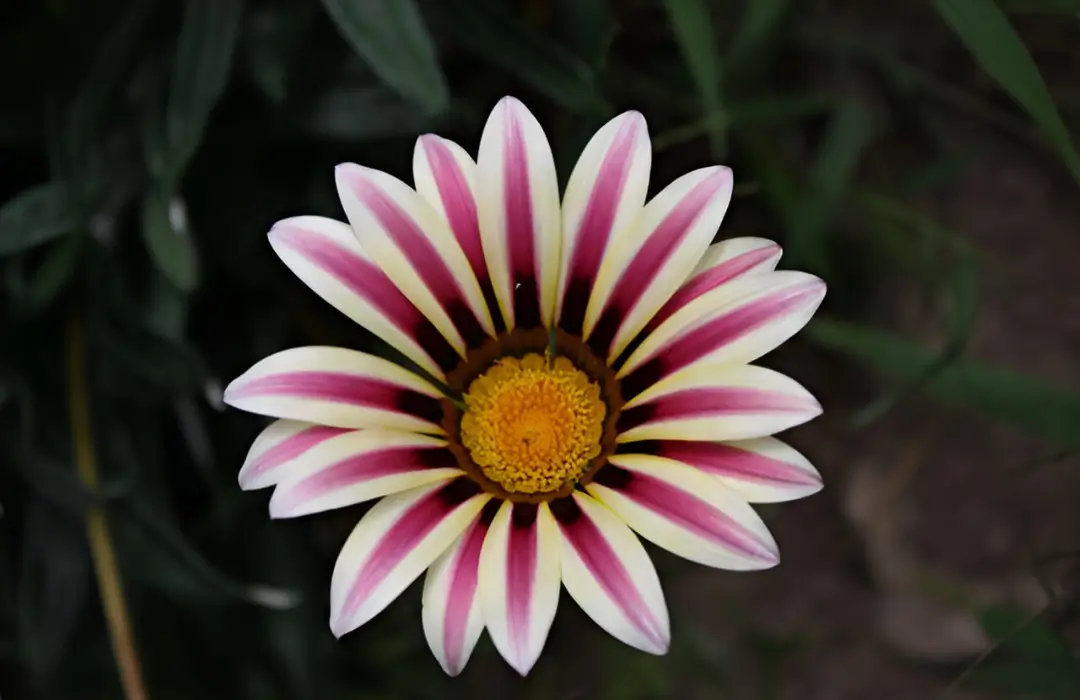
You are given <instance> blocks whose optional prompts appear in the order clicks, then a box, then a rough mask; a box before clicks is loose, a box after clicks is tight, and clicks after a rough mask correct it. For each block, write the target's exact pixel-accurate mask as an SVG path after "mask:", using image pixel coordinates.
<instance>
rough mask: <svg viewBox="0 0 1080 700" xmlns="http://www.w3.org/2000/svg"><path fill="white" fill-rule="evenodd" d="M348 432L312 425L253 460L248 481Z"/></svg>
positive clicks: (249, 467) (248, 472)
mask: <svg viewBox="0 0 1080 700" xmlns="http://www.w3.org/2000/svg"><path fill="white" fill-rule="evenodd" d="M348 432H351V431H350V430H346V429H345V428H331V427H328V426H325V425H312V426H310V427H307V428H304V429H303V430H301V431H300V432H298V433H295V434H293V435H290V436H289V437H287V438H285V439H284V440H282V441H281V442H279V443H278V444H276V445H274V446H273V447H271V448H270V449H268V450H267V451H266V452H263V453H262V454H261V455H259V456H258V458H257V459H255V460H253V461H252V462H251V463H250V465H249V466H248V468H247V470H246V476H247V478H248V479H253V478H254V477H256V476H258V475H259V474H262V473H263V472H265V471H267V470H269V469H273V468H275V467H279V466H281V465H282V464H284V463H285V462H288V461H290V460H292V459H296V458H297V457H299V456H300V455H302V454H304V453H305V452H307V451H308V450H310V449H311V448H313V447H315V446H316V445H318V444H320V443H322V442H325V441H326V440H329V439H330V438H332V437H337V436H338V435H342V434H343V433H348Z"/></svg>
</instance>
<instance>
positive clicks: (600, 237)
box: [560, 118, 645, 333]
mask: <svg viewBox="0 0 1080 700" xmlns="http://www.w3.org/2000/svg"><path fill="white" fill-rule="evenodd" d="M644 126H645V123H644V120H642V119H640V118H639V119H627V120H626V122H625V123H624V124H623V125H622V126H621V127H620V128H619V131H618V133H616V134H615V138H614V139H613V141H612V143H611V146H610V148H609V149H608V152H607V154H606V155H605V157H604V162H603V163H602V164H601V166H600V169H599V171H598V174H597V179H596V182H595V184H594V185H593V188H592V191H591V193H590V195H589V201H588V204H586V205H585V212H584V214H583V215H582V217H581V222H580V224H579V225H578V232H577V237H576V239H575V243H574V251H573V253H572V254H571V258H570V270H569V273H568V275H569V281H568V283H567V288H566V296H565V298H564V300H563V314H562V318H561V324H560V325H561V327H562V328H563V329H564V330H566V331H567V332H570V333H577V332H580V330H581V323H582V321H583V320H584V318H585V308H586V305H587V303H588V300H589V294H590V293H591V292H592V288H593V282H594V281H595V279H596V274H597V271H598V270H599V269H600V261H601V260H602V259H603V257H604V250H605V249H606V248H607V244H608V240H609V239H610V238H611V233H612V230H611V229H612V226H613V225H614V223H615V214H616V212H617V209H618V204H619V200H620V198H621V197H622V193H623V188H624V186H625V185H626V179H627V176H628V175H629V174H630V165H631V162H632V161H633V156H634V142H635V140H636V139H637V138H638V132H639V131H640V130H641V129H643V128H644Z"/></svg>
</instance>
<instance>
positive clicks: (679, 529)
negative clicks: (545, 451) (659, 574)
mask: <svg viewBox="0 0 1080 700" xmlns="http://www.w3.org/2000/svg"><path fill="white" fill-rule="evenodd" d="M587 490H588V491H589V493H590V494H592V495H593V496H594V497H596V498H597V499H598V500H600V501H601V502H602V503H604V504H606V505H608V506H609V507H610V508H612V510H614V511H615V513H616V514H618V515H619V516H620V517H621V518H622V519H623V520H624V521H625V522H626V523H627V524H628V525H629V526H630V527H631V528H633V529H634V530H636V531H637V532H638V533H639V534H640V535H641V536H642V537H644V538H646V539H648V540H650V541H652V542H653V543H655V544H657V545H658V546H660V547H664V548H665V549H668V550H670V551H672V552H674V553H675V554H678V555H680V556H682V557H685V558H687V559H690V560H692V561H697V562H699V563H702V564H706V565H708V566H716V567H720V568H729V569H742V570H746V569H761V568H768V567H771V566H774V565H775V564H776V563H777V561H778V560H779V555H778V550H777V547H776V542H775V541H774V540H773V539H772V536H771V535H769V532H768V530H767V529H766V528H765V525H764V524H763V523H762V522H761V519H760V518H759V517H758V516H757V515H756V514H755V513H754V512H753V510H752V509H751V508H750V506H749V505H747V504H746V502H745V501H742V500H740V499H739V498H738V497H737V496H736V495H735V494H734V492H732V491H730V490H729V489H727V487H725V486H724V485H723V484H722V483H721V482H720V481H719V480H718V479H715V478H713V477H710V476H708V475H707V474H704V473H702V472H699V471H697V470H694V469H691V468H689V467H686V466H685V465H681V464H678V463H676V462H670V461H667V460H659V459H657V458H654V457H642V456H639V455H613V456H612V459H611V464H610V465H608V467H607V468H604V469H601V470H600V471H599V472H597V475H596V480H595V481H593V482H592V483H590V484H589V486H588V487H587Z"/></svg>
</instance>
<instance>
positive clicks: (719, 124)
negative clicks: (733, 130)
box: [664, 0, 727, 158]
mask: <svg viewBox="0 0 1080 700" xmlns="http://www.w3.org/2000/svg"><path fill="white" fill-rule="evenodd" d="M664 5H665V6H666V7H667V13H668V18H669V20H670V22H671V29H672V31H673V32H674V33H675V39H676V41H677V42H678V44H679V49H680V51H682V55H683V60H684V61H686V65H687V67H688V68H689V69H690V74H691V75H692V76H693V78H694V83H695V84H696V85H697V89H698V92H699V93H700V95H701V109H702V112H703V113H704V117H705V122H706V123H707V124H708V125H709V143H710V145H711V147H712V152H713V156H714V157H716V158H721V157H723V155H724V152H725V150H726V149H727V145H726V134H725V132H726V125H725V115H724V112H723V103H722V99H721V94H722V91H721V80H722V79H723V76H722V67H721V64H720V50H719V48H718V47H717V45H716V38H715V36H714V34H713V28H712V19H711V18H710V17H709V8H708V5H707V4H706V3H705V2H704V0H666V2H665V3H664Z"/></svg>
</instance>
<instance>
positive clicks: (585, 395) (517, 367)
mask: <svg viewBox="0 0 1080 700" xmlns="http://www.w3.org/2000/svg"><path fill="white" fill-rule="evenodd" d="M605 412H606V408H605V406H604V402H603V401H602V400H601V398H600V388H599V387H598V386H597V385H596V384H595V383H594V382H592V381H591V380H590V379H589V378H588V376H586V375H585V374H584V373H583V372H581V371H580V370H578V369H577V368H576V367H574V364H573V363H572V362H570V361H569V360H567V359H566V358H565V357H556V358H554V360H552V361H550V362H549V361H548V359H547V358H544V357H542V356H540V355H537V354H529V355H526V356H525V357H523V358H521V359H518V358H515V357H505V358H503V359H501V360H498V361H496V362H495V364H494V365H493V366H492V367H491V368H490V369H488V370H487V371H486V372H484V373H483V374H482V375H480V376H479V377H477V378H476V379H474V380H473V382H472V384H470V385H469V390H468V392H467V393H466V394H465V412H464V415H463V416H462V418H461V442H462V444H463V445H464V446H465V447H466V448H467V449H468V450H469V454H470V456H471V457H472V460H473V462H474V463H475V464H476V466H477V467H479V468H480V470H481V471H482V472H483V473H484V475H485V476H486V477H487V478H488V479H491V480H492V481H493V482H495V483H497V484H499V485H500V486H502V487H503V488H504V489H506V491H507V492H508V493H520V494H543V493H549V492H555V491H558V490H559V489H560V488H562V487H564V486H566V485H567V484H571V483H573V482H575V481H576V480H577V479H578V478H579V477H580V476H581V475H582V474H583V473H584V472H585V469H586V468H587V467H588V466H589V461H590V460H592V459H593V458H595V457H596V456H597V455H599V454H600V438H601V436H602V434H603V429H604V414H605Z"/></svg>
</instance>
